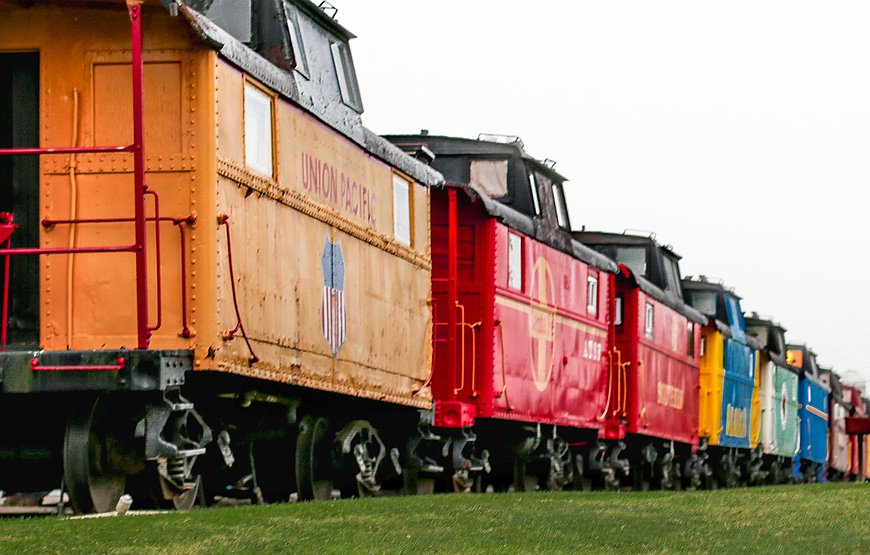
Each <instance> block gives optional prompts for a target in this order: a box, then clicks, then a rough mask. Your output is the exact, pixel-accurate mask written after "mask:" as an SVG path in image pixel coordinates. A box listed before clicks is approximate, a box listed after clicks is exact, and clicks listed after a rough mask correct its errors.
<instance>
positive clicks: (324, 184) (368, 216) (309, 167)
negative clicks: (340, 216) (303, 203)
mask: <svg viewBox="0 0 870 555" xmlns="http://www.w3.org/2000/svg"><path fill="white" fill-rule="evenodd" d="M302 188H303V189H305V191H307V192H308V193H309V194H311V195H315V196H317V197H319V198H321V199H322V200H325V201H327V202H328V203H329V204H331V205H333V206H335V207H337V208H338V209H339V210H341V211H343V212H345V213H346V214H350V215H353V216H355V217H357V218H361V219H362V220H363V221H364V222H366V223H367V224H369V225H370V226H372V227H377V224H378V218H377V210H376V206H377V195H375V193H374V191H372V190H371V189H369V188H368V187H366V186H365V185H362V184H361V183H357V182H356V181H355V180H354V179H352V178H350V177H349V176H347V175H345V174H344V173H342V172H341V171H339V170H338V169H337V168H336V167H335V166H332V165H330V164H328V163H327V162H324V161H323V160H319V159H317V158H315V157H313V156H311V155H310V154H306V153H304V152H303V153H302Z"/></svg>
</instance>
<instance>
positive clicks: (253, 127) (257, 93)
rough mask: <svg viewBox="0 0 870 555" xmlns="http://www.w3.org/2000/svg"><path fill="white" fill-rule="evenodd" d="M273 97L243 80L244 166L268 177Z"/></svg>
mask: <svg viewBox="0 0 870 555" xmlns="http://www.w3.org/2000/svg"><path fill="white" fill-rule="evenodd" d="M274 100H275V99H274V97H272V96H271V95H269V94H268V93H266V92H265V91H264V90H263V89H261V88H260V87H258V86H257V85H255V84H254V83H252V82H250V81H247V80H245V91H244V120H245V122H244V129H245V141H244V143H245V166H246V167H248V168H250V169H252V170H254V171H255V172H257V173H260V174H263V175H265V176H268V177H269V178H270V179H271V178H273V177H274V176H275V126H274V121H275V102H274ZM264 116H265V117H264Z"/></svg>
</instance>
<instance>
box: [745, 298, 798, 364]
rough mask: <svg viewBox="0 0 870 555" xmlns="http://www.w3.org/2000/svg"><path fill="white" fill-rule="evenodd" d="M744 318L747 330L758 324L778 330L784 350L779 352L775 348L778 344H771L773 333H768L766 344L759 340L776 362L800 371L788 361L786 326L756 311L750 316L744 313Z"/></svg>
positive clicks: (771, 358)
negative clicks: (763, 316)
mask: <svg viewBox="0 0 870 555" xmlns="http://www.w3.org/2000/svg"><path fill="white" fill-rule="evenodd" d="M743 319H744V320H745V321H746V328H747V331H748V329H749V328H750V327H758V326H760V327H766V328H768V329H773V330H776V331H778V332H779V334H780V336H781V337H782V341H783V342H782V346H781V347H782V349H783V351H782V352H777V351H774V350H773V349H774V348H775V347H776V345H771V342H772V341H773V337H772V336H771V335H768V338H767V343H766V344H764V342H762V341H761V340H759V342H760V343H762V345H764V347H763V348H764V350H765V351H767V353H768V356H770V360H772V361H774V362H775V363H776V364H778V365H779V366H781V367H783V368H785V369H786V370H789V371H791V372H794V373H795V374H798V373H800V368H797V367H795V366H792V365H791V364H789V363H788V357H787V356H786V351H787V350H788V343H787V342H786V341H785V332H786V331H787V330H786V328H784V327H783V326H782V325H781V324H779V323H778V322H775V321H774V320H772V319H770V318H762V317H761V316H759V315H758V314H756V313H754V312H753V313H752V314H750V315H749V316H747V315H745V314H744V315H743Z"/></svg>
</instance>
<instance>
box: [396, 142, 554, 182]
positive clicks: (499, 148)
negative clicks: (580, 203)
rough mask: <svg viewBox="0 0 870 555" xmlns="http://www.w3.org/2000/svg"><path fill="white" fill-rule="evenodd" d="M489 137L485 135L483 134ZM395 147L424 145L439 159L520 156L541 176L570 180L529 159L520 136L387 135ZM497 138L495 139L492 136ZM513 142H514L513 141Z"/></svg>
mask: <svg viewBox="0 0 870 555" xmlns="http://www.w3.org/2000/svg"><path fill="white" fill-rule="evenodd" d="M481 136H482V137H486V135H481ZM384 137H385V138H386V139H389V140H390V141H391V142H392V143H394V144H395V145H396V146H399V147H402V148H406V147H413V146H418V145H419V146H423V145H425V146H426V147H427V148H429V149H431V150H433V151H436V152H437V153H438V155H439V156H460V155H493V156H498V155H502V156H511V155H513V156H519V157H521V158H522V159H523V160H525V161H526V162H528V163H529V164H531V165H532V166H534V167H535V169H537V170H538V171H540V172H541V173H543V174H545V175H547V176H548V177H550V178H552V179H556V180H558V181H560V182H567V181H568V178H567V177H565V176H564V175H562V174H560V173H559V172H557V171H556V170H555V169H554V168H553V167H551V166H549V165H547V164H545V163H544V162H543V161H541V160H539V159H537V158H535V157H533V156H530V155H529V154H528V153H527V152H526V150H525V145H524V144H523V142H522V140H520V139H519V137H506V140H504V141H501V140H492V139H486V138H477V139H469V138H467V137H448V136H446V135H428V134H420V135H393V134H388V135H384ZM492 137H496V136H494V135H493V136H492ZM510 139H513V140H510Z"/></svg>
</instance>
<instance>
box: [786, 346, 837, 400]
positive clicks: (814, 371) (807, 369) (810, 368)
mask: <svg viewBox="0 0 870 555" xmlns="http://www.w3.org/2000/svg"><path fill="white" fill-rule="evenodd" d="M785 350H786V353H788V351H800V352H802V353H804V354H805V355H808V356H804V357H803V360H802V361H801V366H799V367H798V366H794V367H795V368H798V369H799V370H800V375H801V376H802V377H804V378H807V379H809V380H810V381H812V382H813V383H815V384H816V385H818V386H819V387H821V388H822V389H825V390H827V391H828V392H829V393H830V391H831V388H830V387H829V386H828V384H826V383H825V382H823V381H822V380H821V378H820V377H819V375H818V372H819V363H818V361H817V360H816V357H817V355H816V352H815V351H814V350H812V349H811V348H810V347H808V346H807V345H806V344H805V343H788V344H787V345H786V346H785Z"/></svg>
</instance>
